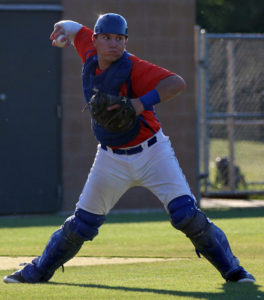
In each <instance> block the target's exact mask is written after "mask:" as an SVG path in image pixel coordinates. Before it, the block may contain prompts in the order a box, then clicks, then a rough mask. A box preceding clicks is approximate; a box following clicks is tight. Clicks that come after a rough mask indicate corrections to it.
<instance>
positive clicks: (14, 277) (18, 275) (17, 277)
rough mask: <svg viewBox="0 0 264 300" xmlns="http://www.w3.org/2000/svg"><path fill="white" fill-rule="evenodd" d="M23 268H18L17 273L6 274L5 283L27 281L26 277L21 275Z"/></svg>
mask: <svg viewBox="0 0 264 300" xmlns="http://www.w3.org/2000/svg"><path fill="white" fill-rule="evenodd" d="M21 272H22V270H18V271H16V272H15V273H13V274H11V275H8V276H5V277H4V279H3V281H4V283H25V279H24V278H23V277H22V275H21Z"/></svg>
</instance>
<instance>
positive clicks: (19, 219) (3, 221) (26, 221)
mask: <svg viewBox="0 0 264 300" xmlns="http://www.w3.org/2000/svg"><path fill="white" fill-rule="evenodd" d="M203 211H204V212H205V213H206V215H207V216H208V217H209V218H211V219H229V218H257V217H264V208H226V209H224V208H221V209H206V210H205V209H204V210H203ZM66 218H67V216H57V215H31V216H28V215H27V216H10V217H6V216H5V217H0V227H2V228H4V227H5V228H15V227H31V226H60V225H62V224H63V223H64V221H65V220H66ZM162 221H167V222H168V221H169V217H168V215H167V213H166V212H165V210H164V211H160V212H145V211H143V212H142V213H141V212H139V213H134V212H133V213H132V212H131V213H117V212H115V213H110V214H109V215H108V216H107V219H106V224H107V223H109V224H113V223H140V222H162Z"/></svg>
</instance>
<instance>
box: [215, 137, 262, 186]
mask: <svg viewBox="0 0 264 300" xmlns="http://www.w3.org/2000/svg"><path fill="white" fill-rule="evenodd" d="M209 152H210V154H209V161H210V163H209V179H210V182H211V184H212V188H216V184H215V178H216V164H215V160H216V157H218V156H220V157H225V156H229V144H228V140H224V139H211V140H210V147H209ZM234 156H235V165H236V166H238V167H239V168H240V170H241V172H242V174H243V175H244V177H245V180H246V182H264V168H263V165H264V143H263V142H254V141H236V142H235V146H234ZM218 189H219V187H218ZM220 189H221V187H220ZM248 189H249V190H250V189H251V190H262V191H263V190H264V184H259V185H258V184H257V185H255V184H249V185H248Z"/></svg>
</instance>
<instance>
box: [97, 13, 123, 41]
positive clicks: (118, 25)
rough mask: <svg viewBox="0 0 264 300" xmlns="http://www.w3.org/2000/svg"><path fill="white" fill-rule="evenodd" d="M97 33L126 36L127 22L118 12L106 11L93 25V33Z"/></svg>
mask: <svg viewBox="0 0 264 300" xmlns="http://www.w3.org/2000/svg"><path fill="white" fill-rule="evenodd" d="M99 33H115V34H122V35H125V36H126V37H127V36H128V33H127V22H126V20H125V18H123V17H122V16H120V15H118V14H113V13H108V14H105V15H101V16H99V18H98V19H97V21H96V23H95V25H94V35H97V34H99Z"/></svg>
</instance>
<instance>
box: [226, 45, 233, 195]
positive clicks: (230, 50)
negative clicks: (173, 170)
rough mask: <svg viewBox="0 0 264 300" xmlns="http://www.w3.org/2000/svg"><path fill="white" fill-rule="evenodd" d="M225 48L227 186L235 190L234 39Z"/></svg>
mask: <svg viewBox="0 0 264 300" xmlns="http://www.w3.org/2000/svg"><path fill="white" fill-rule="evenodd" d="M226 50H227V100H228V105H227V112H228V115H229V116H228V118H227V131H228V145H229V162H230V163H229V166H228V183H229V188H230V190H231V191H232V192H234V191H235V180H234V179H235V178H234V165H235V154H234V144H235V140H234V112H235V108H234V101H235V99H234V98H235V97H234V91H235V88H234V61H235V58H234V41H233V40H229V41H228V42H227V45H226Z"/></svg>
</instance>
